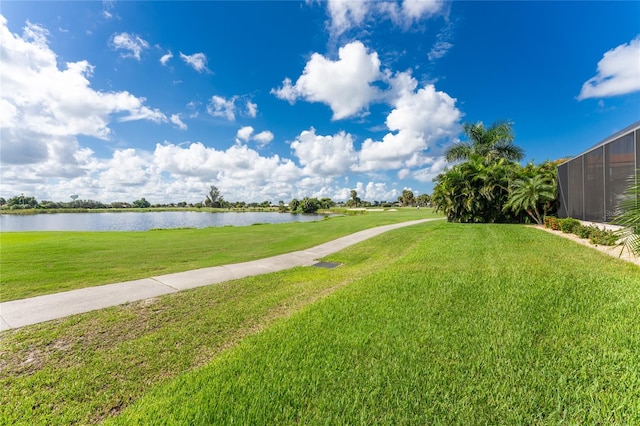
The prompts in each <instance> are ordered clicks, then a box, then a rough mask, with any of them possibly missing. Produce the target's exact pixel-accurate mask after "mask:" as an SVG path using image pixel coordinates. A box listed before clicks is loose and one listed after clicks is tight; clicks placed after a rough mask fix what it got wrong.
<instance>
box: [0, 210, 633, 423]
mask: <svg viewBox="0 0 640 426" xmlns="http://www.w3.org/2000/svg"><path fill="white" fill-rule="evenodd" d="M327 260H332V261H336V262H341V263H343V265H342V266H340V267H338V268H336V269H332V270H323V269H318V268H295V269H293V270H290V271H283V272H280V273H276V274H270V275H265V276H262V277H254V278H251V279H245V280H239V281H235V282H231V283H226V284H222V285H218V286H212V287H208V288H199V289H194V290H192V291H187V292H182V293H178V294H175V295H169V296H164V297H161V298H158V299H155V300H154V301H152V302H147V303H142V302H141V303H137V304H132V305H127V306H123V307H114V308H110V309H106V310H103V311H99V312H93V313H88V314H83V315H78V316H75V317H72V318H69V319H66V320H59V321H53V322H50V323H46V324H41V325H37V326H32V327H26V328H24V329H21V330H16V331H9V332H5V333H2V334H1V335H0V347H2V352H0V361H1V366H2V374H1V375H0V377H1V379H0V386H2V389H3V392H2V394H1V395H0V422H3V423H5V424H13V423H22V424H52V423H53V424H68V423H73V422H78V423H91V422H96V421H99V420H101V419H104V418H107V419H110V421H113V422H115V423H116V424H124V425H129V424H220V423H222V424H225V423H235V424H295V423H308V424H390V425H391V424H393V425H395V424H420V425H421V424H447V425H448V424H465V425H466V424H557V423H568V424H638V423H639V422H640V309H639V306H640V268H638V267H637V266H636V265H632V264H628V263H625V262H623V261H621V260H619V259H615V258H612V257H608V256H606V255H603V254H601V253H599V252H597V251H595V250H592V249H590V248H588V247H583V246H580V245H577V244H575V243H573V242H571V241H568V240H564V239H562V238H559V237H557V236H555V235H551V234H547V233H545V232H542V231H540V230H537V229H532V228H527V227H523V226H510V225H502V226H501V225H458V224H448V223H444V222H434V223H428V224H424V225H419V226H413V227H409V228H404V229H399V230H395V231H391V232H389V233H386V234H383V235H381V236H379V237H376V238H374V239H371V240H369V241H366V242H363V243H361V244H358V245H356V246H353V247H351V248H349V249H346V250H344V251H342V252H340V253H337V254H335V255H332V256H329V257H328V258H327ZM118 413H120V414H119V415H117V416H115V417H112V416H114V415H116V414H118Z"/></svg>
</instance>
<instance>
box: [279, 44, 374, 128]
mask: <svg viewBox="0 0 640 426" xmlns="http://www.w3.org/2000/svg"><path fill="white" fill-rule="evenodd" d="M380 77H381V72H380V59H379V58H378V54H377V53H376V52H372V53H369V52H367V48H366V47H365V46H364V45H363V44H362V43H361V42H359V41H355V42H352V43H349V44H347V45H345V46H344V47H341V48H340V49H339V51H338V60H336V61H332V60H331V59H327V58H326V57H324V56H322V55H321V54H319V53H314V54H313V55H312V56H311V59H310V60H309V62H307V65H306V66H305V68H304V71H303V72H302V75H301V76H300V77H299V78H298V80H297V81H296V83H295V85H292V84H291V80H289V79H285V80H284V81H283V86H282V87H281V88H278V89H272V90H271V93H273V94H275V95H276V96H277V97H278V98H280V99H285V100H288V101H289V102H294V101H295V100H296V99H298V98H302V99H305V100H306V101H309V102H321V103H324V104H327V105H329V107H331V110H332V111H333V119H334V120H339V119H342V118H346V117H350V116H353V115H356V114H359V113H362V112H363V111H364V110H366V109H367V107H368V106H369V103H370V102H372V101H373V100H374V99H376V98H377V97H378V96H379V91H378V89H377V88H376V87H375V86H373V85H372V84H371V83H373V82H375V81H377V80H379V79H380Z"/></svg>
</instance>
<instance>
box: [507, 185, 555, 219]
mask: <svg viewBox="0 0 640 426" xmlns="http://www.w3.org/2000/svg"><path fill="white" fill-rule="evenodd" d="M554 199H555V192H554V190H553V185H552V184H551V183H549V181H548V180H547V179H545V178H544V177H543V176H541V175H536V176H533V177H530V178H525V179H518V180H516V181H514V182H513V183H512V184H511V194H510V195H509V200H508V201H507V203H506V204H505V205H504V210H511V211H513V212H514V213H516V214H518V213H519V212H522V211H526V212H527V214H528V215H529V216H531V218H532V219H533V220H535V221H536V223H537V224H538V225H541V224H542V222H543V221H544V216H545V215H546V210H547V206H548V204H549V202H550V201H552V200H554ZM540 206H542V208H543V212H542V213H541V212H540Z"/></svg>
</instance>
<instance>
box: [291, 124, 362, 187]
mask: <svg viewBox="0 0 640 426" xmlns="http://www.w3.org/2000/svg"><path fill="white" fill-rule="evenodd" d="M291 149H292V150H293V152H294V154H295V156H296V157H298V160H299V161H300V164H301V165H302V166H303V167H304V169H303V170H304V172H305V173H306V174H308V175H313V176H325V177H326V176H341V175H345V174H347V173H348V172H349V171H350V168H351V166H352V165H353V164H354V163H355V162H356V161H357V154H356V152H355V150H354V148H353V138H352V136H351V135H350V134H347V133H345V132H340V133H338V134H335V135H333V136H322V135H316V131H315V129H313V128H311V129H310V130H305V131H303V132H302V133H300V135H298V137H297V138H296V140H295V141H293V142H292V143H291Z"/></svg>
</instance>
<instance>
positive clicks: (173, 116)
mask: <svg viewBox="0 0 640 426" xmlns="http://www.w3.org/2000/svg"><path fill="white" fill-rule="evenodd" d="M169 121H171V122H172V123H173V124H175V125H176V126H177V127H178V128H179V129H180V130H187V125H186V124H184V121H182V118H180V114H171V117H169Z"/></svg>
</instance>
